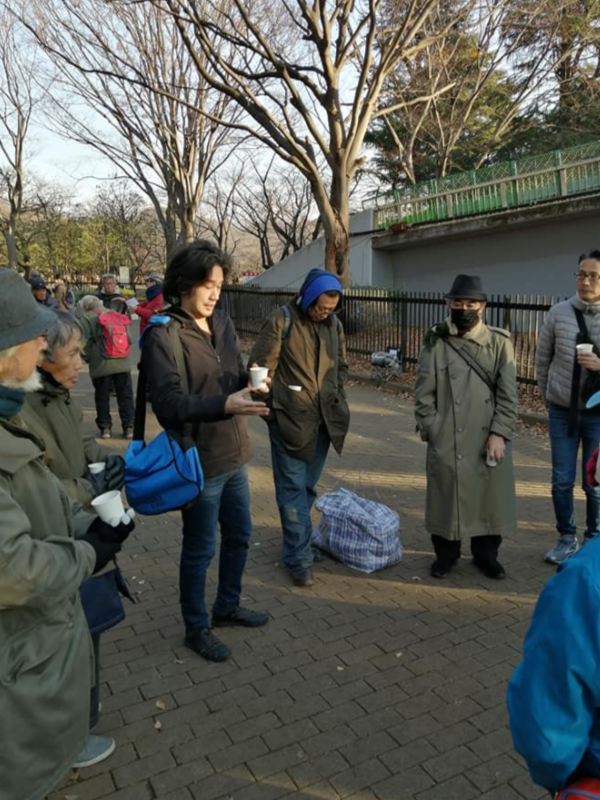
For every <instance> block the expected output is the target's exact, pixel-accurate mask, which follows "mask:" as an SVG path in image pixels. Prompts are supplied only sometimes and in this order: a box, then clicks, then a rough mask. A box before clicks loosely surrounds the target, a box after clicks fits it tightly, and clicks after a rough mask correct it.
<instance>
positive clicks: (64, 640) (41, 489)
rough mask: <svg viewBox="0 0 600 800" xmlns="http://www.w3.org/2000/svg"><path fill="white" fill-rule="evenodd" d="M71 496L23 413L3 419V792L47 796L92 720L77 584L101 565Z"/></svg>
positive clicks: (86, 521)
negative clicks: (21, 417)
mask: <svg viewBox="0 0 600 800" xmlns="http://www.w3.org/2000/svg"><path fill="white" fill-rule="evenodd" d="M93 519H94V517H93V516H92V515H91V514H88V513H87V512H85V511H83V510H82V509H81V507H80V506H79V505H78V504H75V503H73V502H72V501H71V500H70V499H69V497H68V496H67V494H66V493H65V491H64V490H63V488H62V486H61V484H60V481H59V480H58V479H57V478H55V477H54V475H52V473H51V472H50V471H49V470H48V468H47V467H46V465H45V463H44V458H43V453H42V446H41V442H39V441H38V440H37V439H36V438H35V437H34V436H33V434H31V433H29V432H28V431H26V430H25V429H24V428H22V427H21V423H20V420H19V418H18V417H17V418H15V420H11V421H7V420H4V419H0V520H1V525H0V742H2V754H1V756H0V796H1V797H2V800H42V798H44V797H45V796H46V795H47V794H48V793H49V792H50V791H51V790H52V789H53V788H54V787H55V786H56V784H57V783H58V782H59V781H60V779H61V778H62V777H63V775H64V774H66V772H68V770H69V768H70V767H71V765H72V764H73V762H74V760H75V758H76V756H77V754H78V753H79V751H80V750H81V748H82V746H83V744H84V743H85V740H86V737H87V734H88V725H89V702H90V686H91V685H92V668H93V651H92V647H91V640H90V635H89V633H88V627H87V623H86V620H85V616H84V614H83V609H82V607H81V601H80V599H79V592H78V588H79V585H80V584H81V583H82V582H83V581H84V580H85V579H86V578H88V577H89V576H90V575H91V573H92V569H93V567H94V564H95V555H94V550H93V548H92V547H91V546H90V545H89V544H88V543H87V542H78V541H77V540H76V537H78V536H82V535H83V534H84V533H85V531H86V530H87V529H88V527H89V526H90V524H91V523H92V521H93Z"/></svg>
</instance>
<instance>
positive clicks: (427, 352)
mask: <svg viewBox="0 0 600 800" xmlns="http://www.w3.org/2000/svg"><path fill="white" fill-rule="evenodd" d="M446 300H447V301H448V309H449V316H448V317H447V318H446V321H445V322H443V323H440V324H438V325H435V326H434V327H433V328H432V329H431V330H430V331H428V333H427V334H426V336H425V344H424V347H423V349H422V351H421V354H420V356H419V363H418V366H417V384H416V389H415V399H416V406H415V416H416V419H417V428H418V430H419V431H420V434H421V438H422V439H423V440H424V441H425V442H427V504H426V511H425V527H426V528H427V530H428V532H429V533H430V534H431V539H432V543H433V547H434V549H435V554H436V559H435V561H434V562H433V564H432V567H431V575H432V576H433V577H434V578H445V577H446V576H447V575H448V574H449V573H450V570H451V569H452V567H453V565H454V564H455V562H456V561H458V559H459V557H460V550H461V540H462V539H463V538H465V537H470V539H471V553H472V555H473V561H474V563H475V565H476V566H477V567H479V568H480V569H481V571H482V572H483V573H484V574H485V575H486V576H487V577H489V578H494V579H499V578H504V576H505V571H504V567H503V566H502V565H501V564H500V562H499V561H498V548H499V547H500V543H501V541H502V536H503V535H505V534H506V533H509V532H511V531H512V530H514V528H515V527H516V500H515V482H514V474H513V466H512V452H511V443H510V440H511V437H512V434H513V430H514V427H515V424H516V421H517V383H516V375H515V364H514V355H513V348H512V344H511V341H510V336H509V333H508V331H505V330H502V329H500V328H490V327H488V326H487V325H485V324H484V323H483V320H482V314H483V311H484V309H485V304H486V300H487V297H486V295H485V294H484V292H483V289H482V286H481V281H480V279H479V278H478V277H476V276H470V275H458V276H457V277H456V279H455V281H454V284H453V286H452V288H451V290H450V292H449V293H448V294H447V295H446Z"/></svg>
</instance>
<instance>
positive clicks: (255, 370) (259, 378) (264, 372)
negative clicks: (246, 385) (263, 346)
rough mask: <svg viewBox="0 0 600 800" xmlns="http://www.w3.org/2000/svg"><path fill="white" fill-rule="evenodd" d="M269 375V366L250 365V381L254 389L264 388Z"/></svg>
mask: <svg viewBox="0 0 600 800" xmlns="http://www.w3.org/2000/svg"><path fill="white" fill-rule="evenodd" d="M268 377H269V370H268V368H267V367H250V383H251V384H252V388H253V389H262V388H263V386H264V385H265V380H266V379H267V378H268Z"/></svg>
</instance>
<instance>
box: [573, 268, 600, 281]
mask: <svg viewBox="0 0 600 800" xmlns="http://www.w3.org/2000/svg"><path fill="white" fill-rule="evenodd" d="M575 277H576V278H577V280H578V281H582V282H583V281H589V282H590V283H598V281H600V274H599V273H598V272H583V271H582V270H579V271H578V272H576V273H575Z"/></svg>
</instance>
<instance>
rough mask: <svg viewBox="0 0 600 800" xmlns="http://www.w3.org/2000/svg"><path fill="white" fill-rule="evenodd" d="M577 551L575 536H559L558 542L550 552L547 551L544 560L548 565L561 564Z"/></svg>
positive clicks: (577, 545)
mask: <svg viewBox="0 0 600 800" xmlns="http://www.w3.org/2000/svg"><path fill="white" fill-rule="evenodd" d="M578 550H579V542H578V541H577V537H576V536H559V538H558V542H557V543H556V544H555V545H554V547H553V548H552V550H548V552H547V553H546V556H545V558H544V560H545V561H547V562H548V563H550V564H562V563H563V561H566V560H567V558H569V556H572V555H573V554H574V553H576V552H577V551H578Z"/></svg>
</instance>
